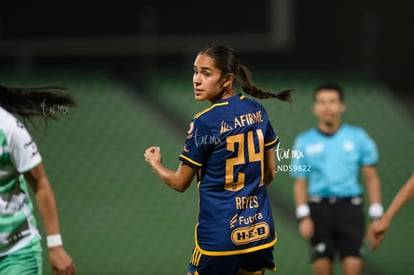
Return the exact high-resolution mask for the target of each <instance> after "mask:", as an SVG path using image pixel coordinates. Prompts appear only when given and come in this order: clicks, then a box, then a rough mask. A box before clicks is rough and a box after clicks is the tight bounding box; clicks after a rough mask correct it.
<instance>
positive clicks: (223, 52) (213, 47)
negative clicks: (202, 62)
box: [199, 44, 292, 102]
mask: <svg viewBox="0 0 414 275" xmlns="http://www.w3.org/2000/svg"><path fill="white" fill-rule="evenodd" d="M199 54H207V55H208V56H210V57H211V58H213V59H214V61H215V65H216V67H217V68H219V69H220V70H221V72H222V74H223V75H229V74H233V75H234V76H235V80H237V81H238V82H239V83H240V85H241V86H242V88H243V91H244V92H246V93H247V94H249V95H251V96H254V97H256V98H277V99H279V100H282V101H288V102H291V101H292V97H291V93H292V90H284V91H282V92H280V93H278V94H274V93H271V92H268V91H265V90H263V89H261V88H259V87H257V86H256V85H254V84H253V82H252V80H251V78H250V70H249V69H248V68H247V67H245V66H243V65H241V64H240V58H239V55H238V53H237V52H236V51H235V50H234V49H232V48H230V47H227V46H224V45H220V44H210V45H208V46H207V47H205V48H204V49H202V50H201V51H200V52H199Z"/></svg>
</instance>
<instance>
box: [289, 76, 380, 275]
mask: <svg viewBox="0 0 414 275" xmlns="http://www.w3.org/2000/svg"><path fill="white" fill-rule="evenodd" d="M344 111H345V104H344V95H343V91H342V89H341V87H339V86H337V85H335V84H327V85H323V86H320V87H318V88H317V89H316V90H315V92H314V104H313V113H314V114H315V116H316V117H317V118H318V125H317V127H315V128H312V129H310V130H307V131H306V132H304V133H302V134H300V135H299V136H298V137H297V138H296V140H295V144H294V150H297V151H300V152H302V154H303V155H300V157H298V158H294V159H292V168H293V169H292V172H291V176H292V177H294V178H295V183H294V196H295V201H296V216H297V218H298V220H299V231H300V234H301V235H302V236H303V237H304V238H305V239H307V240H309V241H310V244H311V261H312V263H313V270H314V273H315V274H318V275H320V274H332V273H333V261H334V260H335V257H336V256H339V259H340V260H341V262H342V269H343V274H345V275H351V274H352V275H356V274H361V270H362V258H361V256H362V255H361V253H362V246H363V239H364V231H365V230H364V228H365V218H364V214H363V211H362V210H363V207H362V204H363V197H362V192H363V188H362V186H361V184H360V183H359V180H358V179H359V176H360V172H361V171H362V174H363V176H364V180H365V183H366V189H367V191H368V195H369V196H368V197H369V201H370V206H369V216H370V218H371V219H372V220H376V219H378V218H380V217H381V216H382V214H383V207H382V205H381V192H380V181H379V178H378V175H377V171H376V167H375V165H376V164H377V162H378V152H377V148H376V145H375V142H374V141H373V140H372V139H371V138H370V137H369V136H368V135H367V133H366V132H365V131H364V130H363V129H361V128H359V127H356V126H352V125H348V124H345V123H342V121H341V115H342V113H343V112H344ZM301 167H304V169H301ZM305 167H310V169H305Z"/></svg>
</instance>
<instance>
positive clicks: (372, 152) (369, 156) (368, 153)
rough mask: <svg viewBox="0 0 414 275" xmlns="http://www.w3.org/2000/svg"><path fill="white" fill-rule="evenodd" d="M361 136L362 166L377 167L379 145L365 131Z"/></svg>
mask: <svg viewBox="0 0 414 275" xmlns="http://www.w3.org/2000/svg"><path fill="white" fill-rule="evenodd" d="M361 135H362V145H361V165H376V164H377V163H378V159H379V155H378V150H377V145H376V144H375V142H374V140H373V139H372V138H371V137H370V136H369V135H368V134H367V133H366V132H365V131H363V130H362V131H361Z"/></svg>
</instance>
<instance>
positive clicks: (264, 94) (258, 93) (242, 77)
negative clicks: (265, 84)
mask: <svg viewBox="0 0 414 275" xmlns="http://www.w3.org/2000/svg"><path fill="white" fill-rule="evenodd" d="M236 79H237V80H238V81H239V83H240V85H241V86H242V88H243V91H245V92H246V93H247V94H249V95H251V96H254V97H256V98H277V99H279V100H281V101H287V102H291V101H292V97H291V93H292V91H293V90H284V91H281V92H279V93H278V94H274V93H271V92H268V91H265V90H263V89H261V88H259V87H257V86H256V85H254V83H253V82H252V80H251V77H250V70H249V69H248V68H247V67H245V66H243V65H241V64H239V68H238V70H237V75H236Z"/></svg>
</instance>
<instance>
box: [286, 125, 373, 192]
mask: <svg viewBox="0 0 414 275" xmlns="http://www.w3.org/2000/svg"><path fill="white" fill-rule="evenodd" d="M294 150H296V151H298V152H301V154H300V155H301V157H299V158H294V159H292V167H294V168H295V169H292V171H291V175H292V176H293V177H295V178H304V179H307V180H308V188H309V194H311V195H317V196H321V197H332V196H335V197H351V196H357V195H360V194H361V193H362V186H361V184H360V183H359V180H358V179H359V174H360V169H361V167H362V166H364V165H376V164H377V162H378V151H377V147H376V144H375V142H374V141H373V140H372V139H371V138H370V137H369V136H368V134H367V133H366V132H365V131H364V130H363V129H362V128H360V127H356V126H352V125H348V124H343V125H341V127H340V128H339V129H338V131H337V132H336V133H334V134H332V135H327V134H324V133H322V132H320V131H319V130H318V129H316V128H312V129H310V130H308V131H306V132H304V133H302V134H301V135H299V136H298V137H297V138H296V140H295V145H294ZM301 167H309V169H299V168H301Z"/></svg>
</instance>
